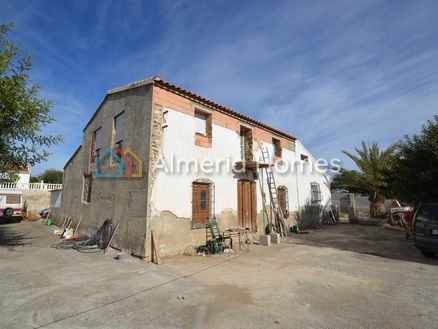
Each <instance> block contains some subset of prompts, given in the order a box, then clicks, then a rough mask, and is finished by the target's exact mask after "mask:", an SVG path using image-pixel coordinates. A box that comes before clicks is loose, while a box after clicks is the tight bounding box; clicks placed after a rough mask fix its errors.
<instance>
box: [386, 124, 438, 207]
mask: <svg viewBox="0 0 438 329" xmlns="http://www.w3.org/2000/svg"><path fill="white" fill-rule="evenodd" d="M397 151H398V157H397V161H395V163H394V166H393V168H392V170H391V171H390V175H389V177H390V184H391V190H392V193H393V194H394V195H395V196H397V197H398V198H400V199H401V200H403V201H406V202H409V203H411V204H414V205H418V204H419V203H421V202H424V201H430V200H438V188H437V187H438V115H436V116H434V117H433V119H432V120H428V121H427V123H426V124H425V125H423V127H422V130H421V134H419V135H413V136H412V137H409V136H407V135H406V136H405V137H404V139H403V140H401V141H400V142H399V143H398V144H397Z"/></svg>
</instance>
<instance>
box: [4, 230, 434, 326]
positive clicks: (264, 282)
mask: <svg viewBox="0 0 438 329" xmlns="http://www.w3.org/2000/svg"><path fill="white" fill-rule="evenodd" d="M58 241H59V238H57V237H55V236H53V228H49V227H45V226H42V225H41V223H29V222H22V223H16V224H6V225H0V291H1V298H0V323H1V325H0V327H2V328H20V329H23V328H230V327H231V328H270V327H274V328H422V329H423V328H436V327H437V323H438V312H437V306H436V305H438V297H437V294H436V291H438V266H437V265H438V259H432V260H430V259H426V258H423V256H422V255H421V254H420V253H419V252H418V251H417V250H416V249H415V248H414V247H413V245H412V242H411V241H407V240H405V239H404V235H403V233H401V232H396V231H390V230H385V229H382V228H379V227H371V226H358V225H348V224H341V225H337V226H326V227H324V228H322V229H320V230H315V231H311V232H310V233H309V234H306V235H295V236H291V237H288V238H282V241H281V244H280V245H273V246H271V247H269V248H268V247H263V246H253V245H252V246H251V247H250V252H249V253H247V252H245V251H244V250H243V251H238V252H237V254H236V255H231V256H225V255H216V256H212V257H189V256H181V257H175V258H171V259H165V260H164V262H163V265H161V266H156V265H153V264H145V263H144V262H142V261H140V260H137V259H133V258H129V259H127V260H122V261H117V260H114V259H112V257H111V256H110V255H102V254H101V253H79V252H77V251H73V250H58V249H54V248H50V245H51V244H53V243H55V242H58ZM179 296H182V297H183V298H184V299H182V298H178V297H179Z"/></svg>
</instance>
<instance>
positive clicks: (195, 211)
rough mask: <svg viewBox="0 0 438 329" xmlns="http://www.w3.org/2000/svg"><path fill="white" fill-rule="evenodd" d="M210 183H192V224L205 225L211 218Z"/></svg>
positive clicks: (196, 225)
mask: <svg viewBox="0 0 438 329" xmlns="http://www.w3.org/2000/svg"><path fill="white" fill-rule="evenodd" d="M209 190H210V185H209V184H205V183H193V185H192V193H193V195H192V202H193V204H192V226H194V227H198V226H200V225H201V226H202V225H205V224H206V223H207V222H208V220H209V219H210V216H211V214H210V191H209Z"/></svg>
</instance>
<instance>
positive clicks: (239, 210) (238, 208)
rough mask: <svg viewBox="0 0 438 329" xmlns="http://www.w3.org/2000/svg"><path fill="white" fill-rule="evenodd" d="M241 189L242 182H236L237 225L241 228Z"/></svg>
mask: <svg viewBox="0 0 438 329" xmlns="http://www.w3.org/2000/svg"><path fill="white" fill-rule="evenodd" d="M242 188H243V184H242V181H237V225H238V226H241V227H243V214H242Z"/></svg>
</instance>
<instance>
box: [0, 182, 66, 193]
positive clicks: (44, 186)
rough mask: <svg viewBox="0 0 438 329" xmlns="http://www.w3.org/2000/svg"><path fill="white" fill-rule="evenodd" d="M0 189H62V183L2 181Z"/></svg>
mask: <svg viewBox="0 0 438 329" xmlns="http://www.w3.org/2000/svg"><path fill="white" fill-rule="evenodd" d="M0 189H7V190H41V191H50V190H60V189H62V184H48V183H44V182H41V183H0Z"/></svg>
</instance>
